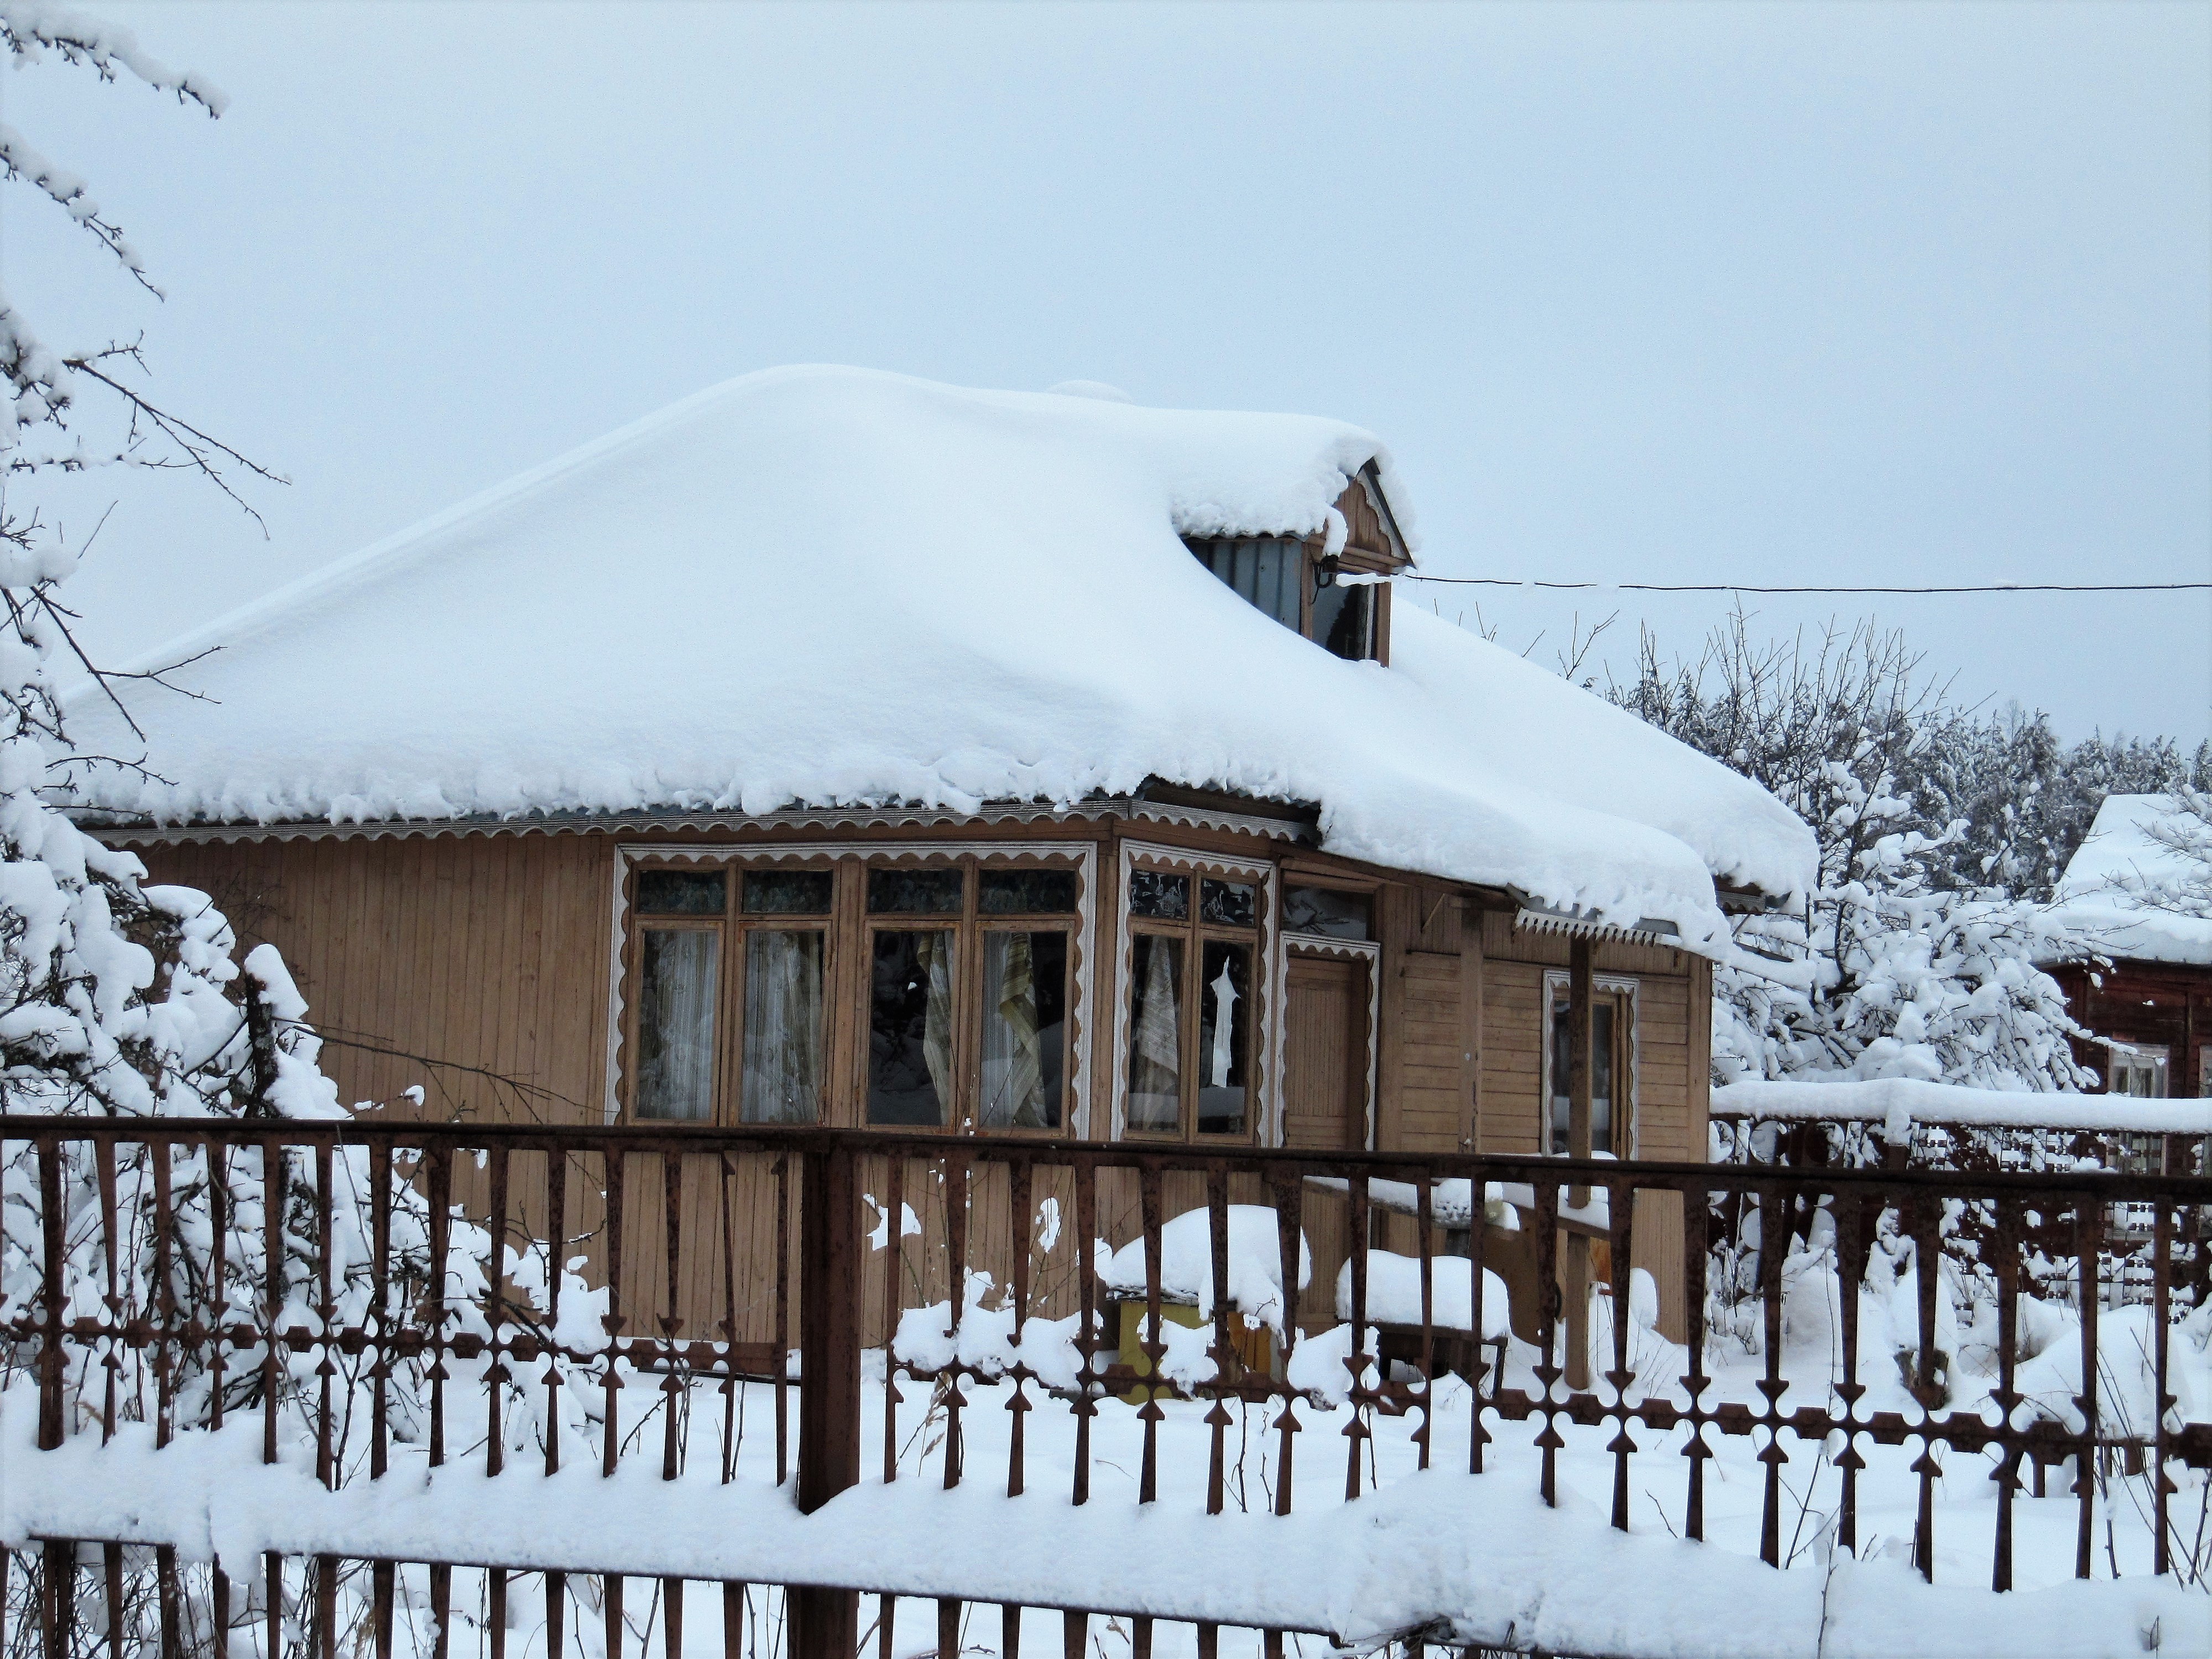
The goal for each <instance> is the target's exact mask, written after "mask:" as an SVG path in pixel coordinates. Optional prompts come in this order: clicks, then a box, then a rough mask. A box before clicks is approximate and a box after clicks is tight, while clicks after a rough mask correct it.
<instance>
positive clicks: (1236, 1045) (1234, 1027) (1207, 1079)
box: [1198, 939, 1252, 1135]
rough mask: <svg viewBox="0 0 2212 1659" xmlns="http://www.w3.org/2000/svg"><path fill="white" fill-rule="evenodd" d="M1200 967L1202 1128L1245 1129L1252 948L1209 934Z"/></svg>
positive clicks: (1204, 1130)
mask: <svg viewBox="0 0 2212 1659" xmlns="http://www.w3.org/2000/svg"><path fill="white" fill-rule="evenodd" d="M1199 970H1200V971H1199V987H1198V1132H1199V1133H1200V1134H1206V1135H1233V1134H1242V1133H1243V1131H1244V1097H1245V1074H1244V1073H1245V1065H1246V1059H1247V1056H1248V1055H1249V1054H1250V1052H1251V1048H1252V1044H1251V1041H1250V1032H1251V1023H1252V1019H1251V1014H1252V947H1251V946H1250V945H1231V944H1229V943H1228V942H1226V941H1225V940H1222V939H1208V940H1206V944H1205V946H1204V948H1203V950H1202V951H1201V952H1200V957H1199Z"/></svg>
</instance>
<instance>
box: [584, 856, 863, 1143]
mask: <svg viewBox="0 0 2212 1659" xmlns="http://www.w3.org/2000/svg"><path fill="white" fill-rule="evenodd" d="M753 868H771V869H791V868H797V869H801V870H809V871H813V872H817V873H821V874H826V875H828V876H829V878H830V900H829V909H828V910H827V911H825V912H823V913H822V914H820V915H750V916H749V915H746V914H745V913H744V901H743V899H742V897H741V895H742V893H743V891H744V878H745V874H746V872H748V870H750V869H753ZM659 870H678V871H690V872H696V873H702V874H704V873H708V872H714V873H719V874H720V875H722V876H723V877H724V878H725V880H726V885H725V888H724V890H723V894H722V914H721V915H719V916H708V915H689V916H683V915H676V916H649V915H645V914H643V913H642V912H641V911H640V910H639V909H638V908H637V907H636V890H637V880H638V878H639V877H640V876H642V875H645V874H648V873H650V872H654V871H659ZM621 880H622V887H623V892H622V904H621V909H622V912H623V914H624V915H627V916H628V917H629V921H630V926H629V929H628V933H629V937H628V938H627V939H623V941H622V944H621V945H620V946H619V947H618V948H619V949H620V950H621V952H622V959H621V967H620V971H619V989H618V992H617V994H618V996H619V997H620V999H621V1005H622V1021H623V1023H622V1025H621V1027H620V1032H621V1036H620V1039H619V1042H620V1047H619V1048H618V1050H617V1059H618V1063H619V1069H618V1070H617V1072H616V1073H615V1076H614V1082H615V1086H616V1088H617V1090H618V1091H619V1097H618V1100H617V1107H616V1110H615V1113H614V1117H615V1119H616V1120H617V1121H622V1122H625V1123H654V1124H659V1123H671V1124H678V1125H681V1124H684V1123H689V1122H697V1123H703V1124H709V1125H713V1126H714V1127H741V1126H743V1125H744V1121H745V1120H744V1115H743V1114H744V1100H743V1099H742V1098H741V1096H742V1093H743V1090H744V1075H743V1071H744V1019H745V990H744V987H745V975H746V972H747V971H748V965H749V957H750V953H749V951H748V949H747V946H748V944H749V941H750V935H751V934H753V933H807V932H812V933H820V934H821V935H822V1014H823V1030H822V1054H821V1055H820V1057H819V1064H820V1066H821V1076H822V1099H821V1101H820V1102H819V1103H818V1105H817V1111H816V1114H815V1118H814V1121H815V1122H817V1123H821V1122H823V1121H827V1118H828V1113H829V1095H830V1065H829V1060H830V1050H831V1042H832V1036H831V1032H832V1030H833V1029H834V1028H833V1026H832V1024H831V1009H832V1006H833V1005H832V998H833V995H834V994H835V992H834V986H835V981H834V979H833V974H832V967H831V964H832V962H833V959H834V952H835V950H836V932H837V896H836V866H835V865H833V864H830V863H829V862H828V861H826V860H821V861H809V862H805V863H800V864H797V865H793V864H791V863H788V862H786V861H781V860H778V861H775V862H774V863H769V862H767V861H764V860H747V859H744V858H743V857H742V856H739V857H735V858H731V857H721V858H713V859H708V858H702V857H697V856H693V855H691V854H689V853H688V852H684V851H679V850H678V849H674V848H669V849H655V850H654V851H653V852H652V853H647V854H642V855H641V856H640V857H638V858H636V859H635V860H633V861H630V862H629V864H628V865H627V867H626V868H625V869H624V870H623V872H622V877H621ZM647 933H714V934H716V935H717V936H718V937H719V938H720V940H721V945H720V966H719V968H718V970H717V972H718V975H719V981H718V983H717V984H716V985H715V987H714V1085H713V1089H714V1102H713V1103H714V1110H713V1111H712V1112H711V1113H710V1114H709V1115H708V1116H707V1117H705V1118H703V1119H692V1118H659V1117H653V1118H647V1117H640V1116H639V1115H638V1114H637V1103H636V1085H637V1079H636V1072H635V1058H636V1055H637V1053H638V1031H637V1022H638V1015H639V1012H640V1009H641V1003H642V999H641V997H640V996H639V994H638V987H639V986H640V985H641V974H642V970H643V963H644V953H645V936H646V934H647ZM763 1127H772V1126H763Z"/></svg>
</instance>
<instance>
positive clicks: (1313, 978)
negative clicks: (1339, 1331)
mask: <svg viewBox="0 0 2212 1659" xmlns="http://www.w3.org/2000/svg"><path fill="white" fill-rule="evenodd" d="M1370 971H1372V970H1371V969H1370V965H1369V964H1368V963H1364V962H1359V961H1352V960H1347V959H1346V958H1344V957H1298V956H1294V957H1291V960H1290V965H1289V986H1288V992H1289V994H1288V997H1287V999H1286V1000H1285V1007H1284V1014H1283V1017H1284V1019H1285V1022H1286V1023H1285V1028H1284V1035H1285V1042H1284V1055H1283V1145H1284V1146H1285V1147H1287V1148H1290V1149H1291V1150H1293V1151H1297V1152H1324V1153H1325V1152H1358V1151H1361V1150H1364V1148H1365V1147H1366V1146H1367V1144H1368V1109H1367V1107H1368V1102H1367V1069H1368V1068H1367V1047H1368V1031H1367V1017H1368V1003H1369V996H1368V975H1369V973H1370ZM1345 1224H1346V1200H1345V1199H1344V1197H1343V1195H1342V1194H1338V1193H1332V1192H1326V1191H1319V1190H1310V1191H1309V1192H1308V1193H1307V1194H1306V1200H1305V1203H1304V1206H1303V1214H1302V1218H1301V1221H1300V1225H1302V1226H1303V1227H1304V1229H1305V1235H1306V1247H1307V1249H1310V1250H1311V1251H1312V1253H1313V1278H1312V1279H1311V1281H1310V1283H1309V1285H1308V1286H1307V1289H1306V1292H1305V1294H1304V1296H1303V1297H1300V1298H1299V1301H1298V1325H1299V1327H1300V1328H1301V1329H1304V1330H1307V1331H1315V1330H1326V1329H1327V1328H1329V1327H1330V1326H1332V1325H1334V1324H1335V1323H1336V1277H1337V1273H1338V1270H1339V1269H1340V1268H1341V1267H1343V1265H1344V1260H1345V1253H1346V1247H1347V1244H1348V1239H1347V1236H1346V1225H1345Z"/></svg>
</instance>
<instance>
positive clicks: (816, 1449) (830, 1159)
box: [791, 1141, 860, 1659]
mask: <svg viewBox="0 0 2212 1659" xmlns="http://www.w3.org/2000/svg"><path fill="white" fill-rule="evenodd" d="M805 1158H806V1168H805V1186H804V1188H802V1190H801V1193H800V1197H799V1490H798V1492H797V1494H796V1496H797V1499H798V1503H799V1512H800V1513H801V1514H811V1513H812V1512H813V1511H814V1510H818V1509H820V1508H821V1507H822V1506H823V1504H827V1503H828V1502H829V1500H830V1499H831V1498H835V1497H836V1495H837V1494H838V1493H839V1492H843V1491H844V1490H845V1489H846V1488H847V1487H848V1486H858V1485H859V1484H860V1189H859V1187H858V1184H857V1178H856V1174H855V1166H856V1164H857V1163H858V1159H857V1158H856V1157H855V1155H854V1152H853V1151H852V1150H851V1148H850V1147H848V1146H844V1145H842V1144H840V1143H838V1142H836V1141H831V1142H830V1143H829V1144H828V1145H825V1146H818V1147H811V1148H809V1149H808V1151H807V1152H806V1154H805ZM859 1642H860V1597H859V1595H856V1594H855V1593H854V1592H853V1591H851V1590H842V1589H818V1588H806V1589H794V1590H793V1592H792V1593H791V1655H792V1659H852V1656H853V1653H854V1649H855V1648H856V1647H857V1646H858V1645H859Z"/></svg>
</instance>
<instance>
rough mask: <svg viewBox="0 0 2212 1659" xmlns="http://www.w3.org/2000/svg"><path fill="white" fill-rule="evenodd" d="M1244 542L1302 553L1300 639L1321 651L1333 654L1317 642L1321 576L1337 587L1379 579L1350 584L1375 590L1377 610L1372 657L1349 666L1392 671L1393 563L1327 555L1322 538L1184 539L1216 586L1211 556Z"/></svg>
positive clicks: (1354, 553) (1353, 553) (1348, 553)
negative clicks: (1348, 580) (1369, 664)
mask: <svg viewBox="0 0 2212 1659" xmlns="http://www.w3.org/2000/svg"><path fill="white" fill-rule="evenodd" d="M1243 542H1268V543H1274V544H1278V545H1281V546H1285V547H1289V546H1296V547H1297V549H1298V555H1299V560H1298V623H1297V635H1298V637H1299V638H1300V639H1302V640H1304V641H1307V642H1308V643H1310V644H1312V645H1316V646H1319V647H1322V649H1323V650H1327V649H1328V643H1327V641H1323V640H1319V639H1316V638H1315V637H1314V596H1315V594H1316V592H1318V586H1317V584H1318V580H1319V578H1320V577H1321V575H1322V574H1323V573H1326V574H1328V575H1329V577H1330V578H1331V580H1333V581H1336V582H1342V581H1343V580H1344V579H1345V578H1346V577H1347V576H1350V577H1362V578H1373V579H1375V580H1371V581H1367V580H1362V581H1358V582H1353V583H1347V584H1346V586H1371V587H1373V588H1374V590H1375V597H1374V599H1373V600H1372V601H1371V602H1370V605H1371V609H1370V612H1369V615H1368V629H1369V637H1368V647H1369V650H1370V655H1368V656H1366V657H1363V658H1358V659H1348V660H1358V661H1362V662H1372V663H1376V664H1379V665H1382V666H1383V667H1386V668H1387V667H1389V664H1390V594H1391V586H1390V580H1389V579H1390V576H1391V574H1393V571H1394V570H1395V568H1396V567H1395V566H1394V565H1393V564H1392V563H1391V562H1389V561H1386V560H1383V559H1378V558H1376V557H1375V556H1372V555H1370V554H1367V553H1364V552H1362V551H1360V550H1356V549H1352V548H1346V549H1345V550H1343V551H1342V552H1340V553H1335V554H1329V555H1324V554H1323V553H1322V540H1321V538H1319V537H1317V536H1309V537H1307V538H1304V540H1303V541H1300V540H1298V539H1297V538H1294V537H1290V536H1191V537H1186V538H1184V540H1183V545H1184V546H1185V547H1188V549H1189V550H1190V552H1191V556H1192V557H1194V558H1195V559H1197V560H1198V561H1199V562H1200V564H1202V565H1203V566H1205V568H1206V572H1207V574H1209V575H1212V576H1213V578H1214V580H1216V581H1221V580H1222V578H1221V577H1220V576H1219V575H1218V574H1217V573H1215V571H1214V569H1213V562H1212V551H1211V550H1212V549H1213V548H1215V547H1218V546H1219V545H1222V544H1229V543H1243ZM1223 586H1228V584H1227V583H1226V582H1223ZM1230 591H1231V592H1236V590H1235V589H1234V588H1231V589H1230ZM1237 597H1238V598H1240V599H1242V598H1243V595H1242V594H1238V595H1237ZM1248 603H1249V601H1248ZM1256 608H1257V607H1256V606H1255V609H1256ZM1261 614H1262V615H1263V616H1267V617H1269V619H1270V620H1271V621H1273V620H1279V619H1278V618H1275V617H1273V614H1272V613H1271V612H1266V611H1262V612H1261Z"/></svg>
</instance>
